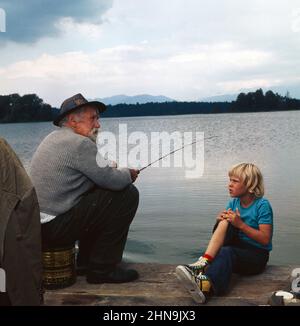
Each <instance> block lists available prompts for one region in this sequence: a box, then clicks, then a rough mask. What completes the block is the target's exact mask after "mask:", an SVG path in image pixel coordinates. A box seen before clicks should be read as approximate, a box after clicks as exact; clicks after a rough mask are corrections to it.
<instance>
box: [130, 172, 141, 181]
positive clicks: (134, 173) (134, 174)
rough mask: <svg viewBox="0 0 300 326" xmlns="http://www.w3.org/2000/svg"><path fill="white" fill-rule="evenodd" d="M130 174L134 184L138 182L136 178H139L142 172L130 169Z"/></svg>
mask: <svg viewBox="0 0 300 326" xmlns="http://www.w3.org/2000/svg"><path fill="white" fill-rule="evenodd" d="M129 171H130V174H131V180H132V182H134V181H135V180H136V178H137V177H138V174H139V173H140V170H136V169H129Z"/></svg>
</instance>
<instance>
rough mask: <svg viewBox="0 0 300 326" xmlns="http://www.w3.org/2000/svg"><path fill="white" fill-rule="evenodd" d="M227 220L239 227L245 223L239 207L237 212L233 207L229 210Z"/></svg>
mask: <svg viewBox="0 0 300 326" xmlns="http://www.w3.org/2000/svg"><path fill="white" fill-rule="evenodd" d="M227 216H228V217H227V220H228V222H229V223H230V224H232V225H233V226H234V227H236V228H237V229H239V228H240V227H241V225H242V224H243V223H244V222H243V221H242V219H241V214H240V211H239V209H238V208H237V209H236V210H235V212H233V211H232V210H231V209H230V211H229V210H228V215H227Z"/></svg>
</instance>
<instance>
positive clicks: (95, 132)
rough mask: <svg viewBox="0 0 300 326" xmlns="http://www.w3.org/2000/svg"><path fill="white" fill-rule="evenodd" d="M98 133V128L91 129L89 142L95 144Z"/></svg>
mask: <svg viewBox="0 0 300 326" xmlns="http://www.w3.org/2000/svg"><path fill="white" fill-rule="evenodd" d="M98 133H99V129H98V128H93V129H92V130H91V131H90V133H89V135H88V137H89V139H90V140H91V141H93V142H94V143H96V142H97V137H98Z"/></svg>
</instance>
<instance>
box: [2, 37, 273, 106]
mask: <svg viewBox="0 0 300 326" xmlns="http://www.w3.org/2000/svg"><path fill="white" fill-rule="evenodd" d="M177 51H178V54H175V55H174V52H173V50H172V51H170V52H169V53H168V55H167V54H165V55H164V56H163V57H160V56H158V55H157V49H155V48H154V49H153V48H152V47H151V44H148V43H144V44H140V45H139V46H118V47H114V48H107V49H101V50H98V51H96V52H94V53H90V54H89V53H83V52H70V53H64V54H61V55H48V54H44V55H42V56H40V57H38V58H37V59H35V60H26V61H20V62H17V63H14V64H11V65H9V66H7V67H6V68H2V69H1V70H0V76H1V82H0V85H1V88H2V89H7V91H9V90H8V88H9V86H8V85H14V87H15V88H16V87H19V90H18V91H19V92H21V93H23V92H25V91H26V90H28V88H29V87H31V88H32V91H33V90H35V91H36V92H38V93H39V91H41V88H43V90H45V89H47V85H49V88H50V87H53V85H55V87H56V88H57V95H56V98H59V99H60V100H61V99H62V98H63V97H64V95H65V93H68V94H69V92H71V91H72V90H73V91H74V92H75V91H77V90H81V89H85V90H88V93H89V94H88V95H87V96H90V97H101V96H108V95H114V94H118V93H127V94H131V95H132V94H138V93H149V92H150V93H154V94H155V93H156V94H157V93H161V94H166V95H169V96H171V97H175V98H176V99H187V98H188V97H190V99H197V98H199V97H200V96H201V92H202V93H203V91H204V90H205V89H207V88H210V89H213V88H214V87H215V86H216V82H215V81H214V80H213V78H212V76H214V77H215V76H218V75H219V74H224V73H226V72H228V73H229V72H231V73H232V72H233V71H234V70H235V69H236V71H237V72H240V71H242V70H243V69H249V68H254V67H259V66H261V65H263V64H264V63H266V62H268V63H269V62H270V61H271V60H272V56H271V54H269V53H267V52H266V53H265V52H262V51H255V50H251V49H239V48H238V47H235V46H234V45H233V44H223V43H222V44H214V45H211V46H210V45H205V46H192V47H191V48H190V49H186V50H185V51H184V52H183V51H181V49H177ZM219 78H221V77H219ZM12 81H13V83H12ZM25 81H26V83H25ZM228 83H230V82H228ZM252 84H254V83H253V82H251V85H252ZM258 84H259V85H260V84H261V83H258ZM22 85H23V86H22ZM217 85H218V87H221V85H222V83H218V84H217ZM224 85H228V84H224ZM227 88H228V87H227V86H226V87H224V90H225V89H227ZM158 90H159V91H158ZM32 91H31V92H32ZM52 93H53V94H54V92H52ZM186 94H187V95H186ZM40 95H41V96H46V98H47V94H40ZM187 96H188V97H187ZM49 100H50V101H51V103H54V104H55V105H58V103H57V100H56V99H54V98H50V99H49Z"/></svg>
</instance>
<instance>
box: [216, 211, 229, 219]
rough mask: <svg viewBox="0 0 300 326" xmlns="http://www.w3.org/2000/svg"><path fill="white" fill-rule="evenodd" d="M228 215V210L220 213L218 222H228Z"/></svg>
mask: <svg viewBox="0 0 300 326" xmlns="http://www.w3.org/2000/svg"><path fill="white" fill-rule="evenodd" d="M227 213H228V212H227V211H226V210H224V211H222V212H220V213H219V215H218V216H217V221H222V220H226V219H227V215H228V214H227Z"/></svg>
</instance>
